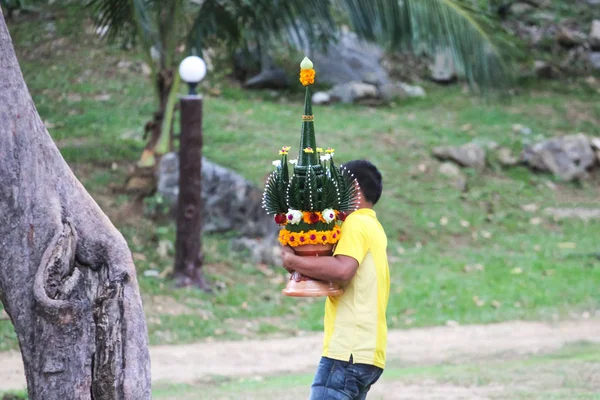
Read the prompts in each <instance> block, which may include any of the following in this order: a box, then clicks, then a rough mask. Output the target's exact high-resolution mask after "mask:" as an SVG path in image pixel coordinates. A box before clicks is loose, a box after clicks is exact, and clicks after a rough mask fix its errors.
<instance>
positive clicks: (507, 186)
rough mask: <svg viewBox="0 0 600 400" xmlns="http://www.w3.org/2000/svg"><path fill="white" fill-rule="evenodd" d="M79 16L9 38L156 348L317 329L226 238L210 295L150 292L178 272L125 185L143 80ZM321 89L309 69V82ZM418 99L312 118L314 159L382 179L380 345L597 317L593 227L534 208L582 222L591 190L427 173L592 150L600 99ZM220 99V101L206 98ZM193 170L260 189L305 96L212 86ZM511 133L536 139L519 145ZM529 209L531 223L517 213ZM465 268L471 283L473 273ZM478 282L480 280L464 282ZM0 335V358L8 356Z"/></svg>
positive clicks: (6, 330) (0, 329)
mask: <svg viewBox="0 0 600 400" xmlns="http://www.w3.org/2000/svg"><path fill="white" fill-rule="evenodd" d="M80 14H81V11H80V10H77V9H76V8H75V6H69V7H65V8H63V9H61V10H57V12H56V14H55V16H56V18H55V19H54V21H53V23H54V24H55V27H56V33H55V34H51V33H50V32H49V31H46V30H45V29H46V28H45V27H46V26H47V23H48V22H49V21H42V22H40V21H39V20H37V19H32V20H28V21H27V20H26V21H21V22H19V23H13V24H9V29H10V30H11V33H12V35H13V39H14V41H15V47H16V49H17V53H18V55H19V60H20V62H21V67H22V69H23V73H24V76H25V79H26V81H27V83H28V85H29V88H30V90H31V93H32V95H33V99H34V101H35V103H36V106H37V107H38V111H39V112H40V114H41V116H42V118H43V120H44V121H46V122H47V124H48V126H49V131H50V134H51V135H52V137H53V138H54V140H55V141H56V143H57V145H58V146H59V148H60V149H61V152H62V154H63V156H64V157H65V159H66V160H67V161H68V162H69V164H70V165H71V167H72V168H73V170H74V171H75V173H76V174H77V175H78V177H79V178H80V179H81V180H82V182H83V183H84V185H85V186H86V187H87V188H88V190H89V191H90V192H91V193H92V195H93V196H94V197H95V198H96V199H97V201H98V202H99V203H100V204H101V206H102V207H103V208H104V210H105V212H106V213H107V214H109V216H111V217H112V219H113V222H114V223H115V224H116V225H117V226H118V228H119V229H120V230H121V231H122V232H123V234H124V235H125V237H126V238H127V240H128V242H129V245H130V247H131V250H132V251H133V253H134V258H135V260H136V266H137V268H138V272H139V282H140V285H141V289H142V293H143V296H144V301H145V305H146V310H147V317H148V323H149V331H150V338H151V342H152V343H155V344H156V343H178V342H190V341H197V340H205V339H208V340H210V339H209V338H215V339H216V338H244V337H256V336H258V335H293V334H296V333H297V332H298V331H303V330H319V329H321V328H322V309H323V300H322V299H308V300H298V299H291V298H285V297H283V296H282V295H281V294H280V291H281V289H282V288H283V285H284V282H285V279H286V277H285V274H284V272H283V269H281V268H279V267H277V266H257V265H252V264H251V263H249V262H248V261H246V257H245V255H244V254H234V253H231V251H230V250H229V238H230V235H229V236H228V235H224V236H214V235H213V236H208V237H206V238H205V249H204V251H205V254H206V257H207V259H206V261H207V265H206V270H207V273H208V277H209V278H210V280H211V281H212V282H213V284H214V286H215V288H216V293H215V294H213V295H208V294H204V293H199V292H197V291H195V290H174V289H173V288H172V286H171V284H170V282H169V281H168V280H166V279H165V278H161V277H149V276H145V275H144V271H146V270H150V269H152V270H158V271H161V272H163V271H166V270H168V268H170V267H171V265H172V262H173V252H172V247H170V246H168V245H165V246H163V247H162V248H164V249H167V251H159V249H161V245H160V243H163V244H165V243H166V244H168V243H169V242H170V243H172V242H173V241H174V238H175V230H174V226H173V224H157V223H154V222H152V221H150V220H148V219H145V218H144V217H143V212H142V210H141V209H140V208H139V206H138V208H137V209H136V208H135V207H136V206H135V204H134V203H133V200H132V199H131V198H130V197H128V196H127V195H124V194H122V193H121V192H120V191H118V190H116V191H115V190H114V189H113V187H114V186H119V185H121V184H122V183H123V182H124V180H125V177H126V176H127V173H128V172H129V170H130V169H131V168H132V166H133V165H134V163H135V161H136V160H137V158H138V157H139V155H140V154H141V149H142V148H143V144H144V141H143V139H142V127H143V125H144V123H145V122H146V121H147V120H149V119H150V117H151V114H152V112H153V101H154V100H153V97H152V88H151V86H150V83H149V81H148V80H147V79H146V78H144V77H143V76H142V74H141V73H139V72H134V71H130V70H127V71H123V70H121V69H119V68H118V67H117V65H118V63H119V61H121V60H131V61H136V60H139V59H140V57H139V54H137V53H136V52H132V51H124V50H121V49H120V48H119V47H118V46H107V45H104V44H102V43H100V42H98V40H96V39H95V38H94V37H93V36H90V35H89V34H87V33H85V32H86V29H87V27H88V26H89V21H86V20H85V19H78V15H80ZM316 69H317V73H318V66H316ZM425 87H426V89H427V90H428V97H427V98H426V99H423V100H410V101H399V102H396V103H395V104H392V105H390V106H388V107H380V108H369V107H361V106H342V105H336V106H327V107H325V106H315V107H314V112H315V123H316V131H317V142H318V144H319V146H323V147H326V146H332V147H336V157H337V160H338V161H339V162H343V161H345V160H350V159H353V158H368V159H370V160H372V161H374V162H375V163H376V164H377V165H378V166H379V167H380V168H381V170H382V172H383V175H384V184H385V189H384V194H383V197H382V200H381V203H380V204H378V205H377V208H376V211H377V212H378V216H379V218H380V220H381V222H382V224H383V225H384V227H385V229H386V231H387V234H388V237H389V260H390V267H391V277H392V293H391V297H390V304H389V313H388V316H389V324H390V326H391V327H392V328H403V327H408V326H425V325H437V324H445V323H447V322H448V321H456V322H458V323H460V324H466V323H476V322H477V323H480V322H484V323H485V322H493V321H501V320H507V319H552V318H565V317H572V316H574V315H582V314H583V313H589V314H590V315H594V314H596V312H597V310H598V308H599V304H600V292H599V291H598V290H597V288H598V286H599V285H600V260H599V259H598V253H599V249H598V245H597V238H598V236H599V235H600V226H599V225H598V224H597V223H595V222H589V223H585V222H583V221H578V220H569V221H554V220H553V219H552V218H550V217H547V216H546V215H545V214H543V212H542V210H543V209H544V208H545V207H571V206H582V207H594V206H596V203H597V199H598V194H599V190H600V189H599V186H598V185H597V184H596V183H595V182H596V181H597V177H592V179H591V180H590V181H586V182H584V183H582V184H578V185H575V184H565V183H561V182H557V181H556V180H554V179H553V178H552V177H550V176H548V175H543V174H533V173H530V172H529V171H527V170H526V169H524V168H522V167H516V168H512V169H508V170H506V169H502V168H501V167H499V166H497V165H492V166H491V167H490V168H489V169H488V170H486V171H485V172H476V171H471V170H467V171H465V174H466V176H467V179H468V190H467V191H465V192H461V191H459V190H457V189H456V188H455V186H454V184H453V182H452V181H451V179H449V178H447V177H444V176H443V175H441V174H440V173H439V172H438V165H439V163H438V162H437V161H435V160H433V159H432V157H431V155H430V154H431V149H432V147H434V146H437V145H444V144H452V145H457V144H463V143H467V142H470V141H473V140H475V141H477V142H480V143H483V144H489V143H490V142H495V143H498V144H499V145H503V146H508V147H510V148H513V149H515V150H520V149H522V148H523V146H524V145H525V144H526V143H527V142H529V141H536V140H539V139H543V138H545V137H551V136H555V135H560V134H572V133H578V132H584V133H586V134H588V135H590V136H600V96H599V94H598V92H597V91H596V89H592V88H589V87H588V86H587V84H586V83H585V82H583V81H581V82H580V81H577V80H576V81H572V82H568V83H567V82H556V83H546V84H541V83H532V84H530V86H528V87H527V88H524V89H521V90H519V92H518V94H517V95H515V96H513V97H511V99H510V101H506V100H505V101H497V102H486V101H485V99H482V98H478V97H474V96H471V95H468V94H464V93H463V91H462V88H460V87H458V86H455V87H448V88H441V87H435V86H429V85H425ZM210 89H219V91H220V93H221V94H220V95H219V96H215V95H211V94H210V93H214V92H216V91H215V90H212V91H210ZM202 91H203V92H205V93H209V94H208V95H207V97H206V100H205V121H204V132H205V146H204V153H205V155H206V156H207V157H208V158H209V159H211V160H213V161H215V162H217V163H220V164H222V165H224V166H225V167H228V168H231V169H234V170H236V171H238V172H240V173H242V174H243V175H244V176H245V177H247V178H248V179H249V180H251V181H252V182H254V183H256V184H257V185H262V182H263V181H264V178H265V177H266V175H267V174H268V173H269V172H270V170H271V168H272V167H271V160H273V159H275V158H277V156H276V154H277V149H278V148H279V147H280V146H281V145H291V146H294V147H293V148H292V151H297V147H295V146H297V145H298V140H299V133H300V125H301V120H300V115H301V113H302V102H301V99H302V93H301V92H300V91H297V92H284V93H279V94H274V93H271V92H268V91H265V92H260V91H259V92H244V91H242V90H240V89H238V88H236V87H235V85H232V84H231V83H228V82H227V81H226V80H223V79H222V78H219V80H214V81H213V80H212V79H211V74H210V73H209V75H208V78H207V79H206V82H205V83H204V87H203V89H202ZM513 124H523V125H526V126H528V127H530V128H531V129H532V131H533V133H532V134H531V135H529V136H524V135H522V134H519V133H515V132H513V129H512V126H513ZM532 204H533V205H535V207H534V206H529V207H526V209H527V210H532V209H535V210H536V211H526V210H524V209H523V208H522V206H523V205H532ZM467 266H470V267H467ZM472 266H477V267H472ZM16 346H17V344H16V341H15V336H14V333H13V332H12V327H11V326H10V324H9V323H8V321H2V320H0V350H5V349H9V348H16Z"/></svg>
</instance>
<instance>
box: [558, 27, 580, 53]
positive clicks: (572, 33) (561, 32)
mask: <svg viewBox="0 0 600 400" xmlns="http://www.w3.org/2000/svg"><path fill="white" fill-rule="evenodd" d="M586 39H587V38H586V36H585V34H583V33H581V32H578V31H576V30H572V29H569V28H567V27H566V26H561V27H560V28H559V29H558V32H557V33H556V41H557V42H558V44H560V45H561V46H563V47H566V48H569V49H570V48H571V47H575V46H580V45H582V44H583V42H585V40H586Z"/></svg>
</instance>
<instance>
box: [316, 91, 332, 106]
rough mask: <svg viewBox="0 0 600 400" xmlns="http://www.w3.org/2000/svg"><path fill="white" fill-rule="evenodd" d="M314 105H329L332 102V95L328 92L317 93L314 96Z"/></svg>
mask: <svg viewBox="0 0 600 400" xmlns="http://www.w3.org/2000/svg"><path fill="white" fill-rule="evenodd" d="M312 102H313V104H328V103H330V102H331V95H330V94H329V93H327V92H315V94H313V95H312Z"/></svg>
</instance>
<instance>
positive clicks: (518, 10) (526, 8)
mask: <svg viewBox="0 0 600 400" xmlns="http://www.w3.org/2000/svg"><path fill="white" fill-rule="evenodd" d="M533 10H535V7H533V6H532V5H530V4H527V3H519V2H514V3H513V4H511V6H510V12H511V13H512V14H515V15H523V14H529V13H530V12H532V11H533Z"/></svg>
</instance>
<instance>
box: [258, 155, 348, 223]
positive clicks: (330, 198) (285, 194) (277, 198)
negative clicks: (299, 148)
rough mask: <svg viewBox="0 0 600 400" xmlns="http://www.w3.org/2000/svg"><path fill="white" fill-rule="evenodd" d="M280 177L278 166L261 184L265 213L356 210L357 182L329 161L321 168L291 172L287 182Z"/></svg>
mask: <svg viewBox="0 0 600 400" xmlns="http://www.w3.org/2000/svg"><path fill="white" fill-rule="evenodd" d="M323 167H325V171H324V172H323ZM304 171H306V172H304ZM282 175H283V172H282V167H281V166H278V167H277V168H276V170H275V171H274V172H273V173H271V175H269V177H268V178H267V182H266V183H265V190H264V193H263V207H264V208H265V210H266V211H267V213H268V214H282V213H286V212H287V211H288V209H293V210H301V211H323V210H325V209H327V208H332V209H334V210H337V211H350V210H354V209H355V208H356V199H357V196H358V183H357V182H356V180H355V179H354V178H353V177H351V176H350V175H349V173H347V172H345V170H344V169H343V168H342V170H341V172H340V171H338V168H337V167H336V166H335V164H334V163H333V160H331V161H330V162H329V163H327V162H325V163H323V166H321V165H308V166H306V168H305V169H302V170H299V171H297V172H295V173H294V175H293V176H292V178H291V179H290V180H289V181H285V180H283V179H282ZM288 199H289V200H288Z"/></svg>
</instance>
